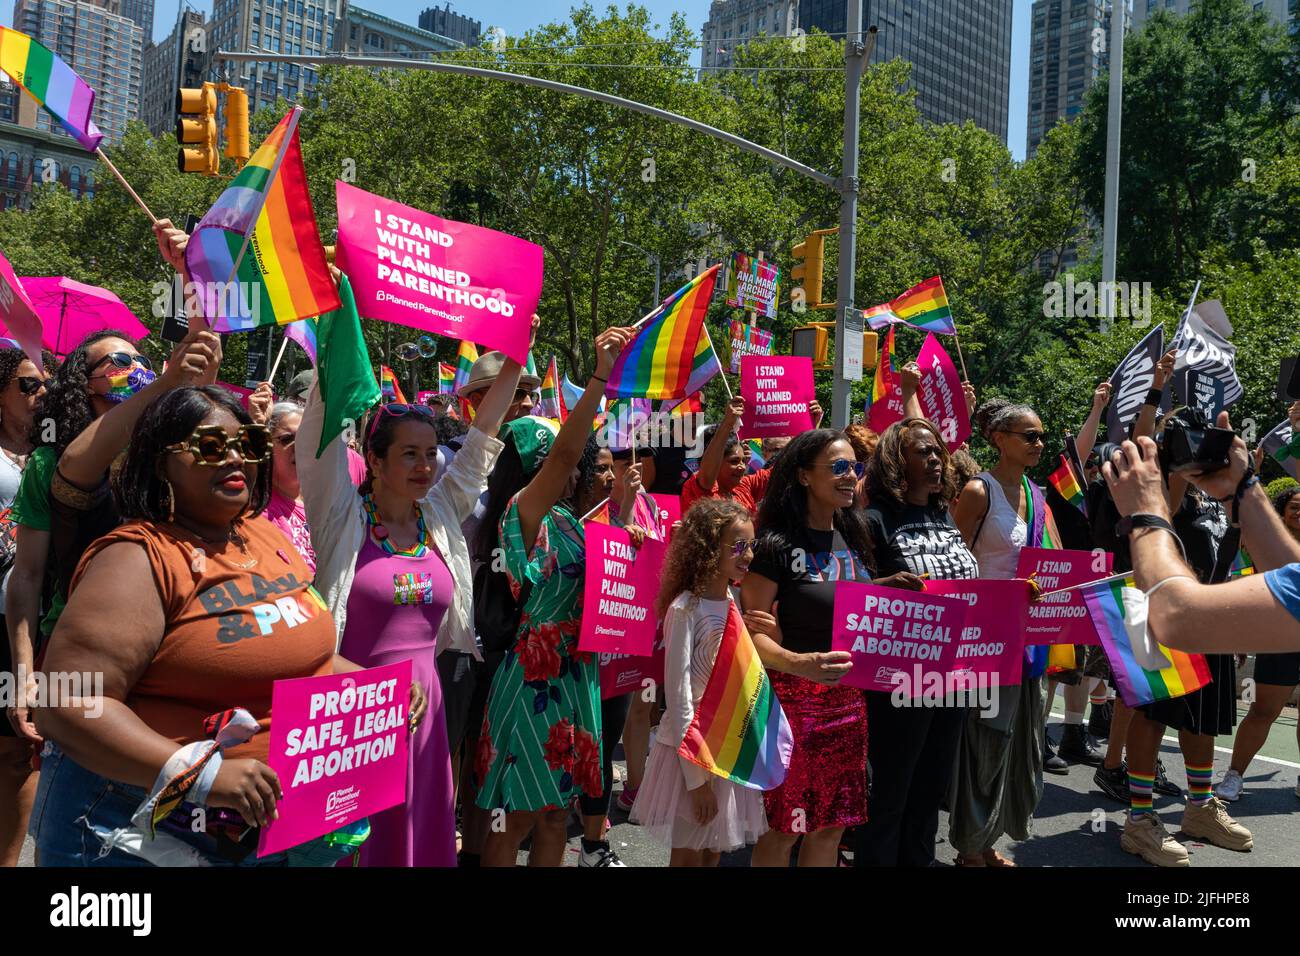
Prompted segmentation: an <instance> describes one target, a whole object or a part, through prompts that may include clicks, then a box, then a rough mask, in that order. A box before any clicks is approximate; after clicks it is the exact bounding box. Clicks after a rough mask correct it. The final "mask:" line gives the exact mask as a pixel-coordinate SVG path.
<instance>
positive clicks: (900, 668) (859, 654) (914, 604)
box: [831, 581, 966, 694]
mask: <svg viewBox="0 0 1300 956" xmlns="http://www.w3.org/2000/svg"><path fill="white" fill-rule="evenodd" d="M965 619H966V604H965V602H963V601H957V600H954V599H952V598H947V597H936V596H933V595H929V594H926V593H925V592H923V591H922V592H918V591H903V590H900V589H898V588H886V587H881V586H879V585H876V584H859V583H857V582H855V581H841V582H839V583H838V584H837V585H836V586H835V616H834V618H833V625H832V631H831V650H833V651H848V652H849V653H850V654H851V655H853V669H852V670H850V671H849V673H848V675H847V676H845V678H844V680H843V683H845V684H848V685H849V686H850V687H861V688H863V689H864V690H883V691H892V690H893V689H894V688H895V687H896V686H898V683H899V681H900V680H901V681H912V680H913V677H914V675H915V678H916V683H917V684H918V685H919V683H920V679H921V678H928V677H929V675H937V677H938V678H939V679H940V680H942V679H943V678H944V677H945V675H947V674H948V673H949V672H950V671H951V670H952V669H953V668H952V665H953V661H954V659H955V657H956V653H957V644H958V642H959V641H960V640H961V630H962V624H963V622H964V621H965ZM916 692H917V693H918V694H919V693H920V692H921V688H920V686H917V687H916Z"/></svg>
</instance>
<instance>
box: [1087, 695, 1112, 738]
mask: <svg viewBox="0 0 1300 956" xmlns="http://www.w3.org/2000/svg"><path fill="white" fill-rule="evenodd" d="M1114 716H1115V702H1114V701H1113V700H1108V701H1106V703H1104V704H1102V705H1101V706H1098V705H1096V704H1093V705H1092V710H1091V711H1090V712H1089V714H1088V733H1090V734H1092V736H1093V737H1094V738H1095V739H1097V740H1106V739H1107V738H1109V737H1110V720H1111V718H1112V717H1114Z"/></svg>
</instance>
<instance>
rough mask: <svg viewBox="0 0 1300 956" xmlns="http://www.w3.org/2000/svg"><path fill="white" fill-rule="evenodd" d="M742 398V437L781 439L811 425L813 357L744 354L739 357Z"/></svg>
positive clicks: (814, 394) (813, 388)
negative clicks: (743, 408)
mask: <svg viewBox="0 0 1300 956" xmlns="http://www.w3.org/2000/svg"><path fill="white" fill-rule="evenodd" d="M740 394H741V396H742V397H743V398H744V399H745V417H744V419H743V420H742V424H741V426H740V437H741V438H782V437H784V436H787V435H790V436H793V435H799V434H802V433H803V432H806V431H808V430H809V429H810V428H812V413H811V412H810V411H808V405H809V403H810V402H812V401H813V399H814V398H815V397H816V395H817V392H816V389H815V387H814V385H813V369H812V359H810V358H808V357H807V356H804V355H746V356H744V357H743V358H742V359H741V360H740Z"/></svg>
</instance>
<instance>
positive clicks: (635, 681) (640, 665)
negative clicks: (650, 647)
mask: <svg viewBox="0 0 1300 956" xmlns="http://www.w3.org/2000/svg"><path fill="white" fill-rule="evenodd" d="M666 646H667V644H666V643H665V640H664V629H663V628H662V627H659V628H657V629H656V630H655V642H654V653H653V654H651V655H650V656H649V657H632V656H631V655H630V654H598V655H597V657H598V658H599V661H600V699H601V700H608V699H609V698H611V697H619V696H621V695H623V694H630V693H631V692H632V691H636V690H641V689H642V688H643V687H645V682H646V681H653V682H654V683H655V684H656V685H658V684H662V683H663V680H664V659H665V656H666V654H665V650H664V649H665V647H666Z"/></svg>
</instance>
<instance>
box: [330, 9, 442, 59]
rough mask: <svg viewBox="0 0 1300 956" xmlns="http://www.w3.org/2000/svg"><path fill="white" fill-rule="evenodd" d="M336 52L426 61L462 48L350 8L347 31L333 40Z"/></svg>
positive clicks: (435, 36)
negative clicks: (432, 54)
mask: <svg viewBox="0 0 1300 956" xmlns="http://www.w3.org/2000/svg"><path fill="white" fill-rule="evenodd" d="M334 46H335V49H338V50H341V51H342V52H344V53H355V54H357V55H360V56H388V57H391V56H406V57H415V58H418V59H427V58H428V57H427V56H426V54H429V53H446V52H448V51H449V50H459V49H461V48H462V46H463V45H462V44H461V43H459V42H457V41H456V40H453V39H451V38H450V37H447V36H443V35H442V34H438V33H431V32H430V31H428V30H425V29H423V28H421V27H414V26H411V25H410V24H409V23H401V22H400V21H398V20H394V19H392V18H391V17H386V16H384V15H383V14H380V13H375V12H374V11H373V10H366V9H365V8H363V7H359V6H357V5H356V4H355V3H350V4H348V10H347V15H346V18H345V20H344V29H343V30H339V31H337V33H336V34H335V37H334Z"/></svg>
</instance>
